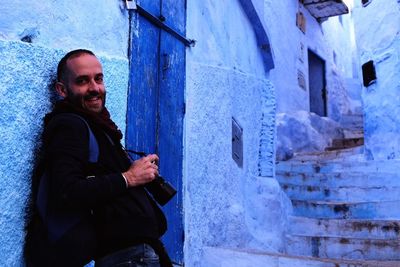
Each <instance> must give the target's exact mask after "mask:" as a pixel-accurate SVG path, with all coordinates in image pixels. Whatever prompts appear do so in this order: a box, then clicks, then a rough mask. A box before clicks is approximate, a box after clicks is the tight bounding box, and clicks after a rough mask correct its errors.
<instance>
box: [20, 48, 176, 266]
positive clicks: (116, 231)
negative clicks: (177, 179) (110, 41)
mask: <svg viewBox="0 0 400 267" xmlns="http://www.w3.org/2000/svg"><path fill="white" fill-rule="evenodd" d="M103 78H104V75H103V69H102V66H101V63H100V62H99V60H98V59H97V57H96V56H95V55H94V54H93V53H92V52H91V51H89V50H83V49H79V50H74V51H71V52H69V53H68V54H66V55H65V56H64V57H63V58H62V59H61V61H60V63H59V65H58V68H57V83H56V91H57V93H58V94H59V95H60V96H61V97H62V100H60V101H58V102H57V103H56V104H55V106H54V109H53V111H52V112H50V113H49V114H47V115H46V117H45V131H44V135H43V151H44V165H45V170H46V174H47V176H46V177H47V178H46V179H47V180H46V182H47V184H48V186H47V187H46V188H47V189H42V190H41V188H42V187H43V186H42V184H43V183H42V182H41V183H40V186H39V190H38V191H39V193H38V197H37V198H38V200H37V203H39V204H37V206H38V210H39V213H40V215H41V216H40V218H39V220H37V221H38V222H37V223H36V224H37V225H39V226H37V225H36V227H34V229H36V230H35V231H36V235H35V234H34V235H33V237H32V238H31V239H30V241H31V244H33V246H32V245H31V248H30V252H29V251H28V253H27V254H28V255H29V257H28V264H27V266H72V267H73V266H83V265H84V264H86V263H88V262H89V261H90V260H93V259H95V260H96V266H99V267H108V266H117V265H118V266H121V265H120V264H125V263H129V264H130V265H124V266H153V267H156V266H172V265H171V263H170V261H169V258H168V255H167V254H166V252H165V250H164V248H163V245H162V243H161V242H160V241H159V238H160V237H161V236H162V235H163V234H164V233H165V231H166V220H165V217H164V214H163V213H162V211H161V210H160V208H159V207H158V206H157V204H156V203H155V202H154V201H153V199H152V198H151V197H150V196H149V195H148V193H147V191H146V190H145V186H146V185H147V184H148V183H150V182H151V181H153V180H154V179H155V178H156V177H157V176H158V166H157V162H158V157H157V155H154V154H152V155H149V156H146V157H143V158H141V159H139V160H136V161H131V160H130V159H129V158H128V156H127V153H126V152H125V151H124V149H123V147H122V145H121V143H120V140H121V138H122V133H121V132H120V130H119V129H118V128H117V126H116V125H115V123H114V122H113V121H112V120H111V118H110V114H109V112H108V110H107V108H106V107H105V102H106V89H105V85H104V80H103ZM91 135H92V136H94V139H95V142H96V143H97V145H95V146H94V149H93V145H92V143H93V142H92V141H93V140H92V139H91V137H90V136H91ZM92 150H96V151H97V152H96V153H94V154H95V155H96V157H95V159H91V157H92V156H93V152H94V151H92ZM41 179H45V178H43V176H42V178H41ZM41 199H46V201H41ZM40 203H41V204H40ZM43 203H44V204H43ZM38 229H39V230H38ZM43 233H44V234H43ZM28 247H29V246H28ZM28 250H29V249H28ZM136 263H137V265H136Z"/></svg>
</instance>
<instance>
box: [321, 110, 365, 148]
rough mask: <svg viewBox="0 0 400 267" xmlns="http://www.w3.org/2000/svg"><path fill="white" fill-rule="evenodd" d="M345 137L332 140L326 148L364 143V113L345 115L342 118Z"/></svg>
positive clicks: (341, 122)
mask: <svg viewBox="0 0 400 267" xmlns="http://www.w3.org/2000/svg"><path fill="white" fill-rule="evenodd" d="M339 123H340V125H341V127H342V129H343V135H344V136H343V138H341V139H334V140H332V146H331V147H328V148H326V150H328V151H329V150H338V149H346V148H351V147H358V146H362V145H364V119H363V115H362V114H350V115H343V116H342V118H341V120H340V122H339Z"/></svg>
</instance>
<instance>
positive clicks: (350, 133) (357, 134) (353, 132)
mask: <svg viewBox="0 0 400 267" xmlns="http://www.w3.org/2000/svg"><path fill="white" fill-rule="evenodd" d="M343 137H344V138H345V139H346V138H363V137H364V129H343Z"/></svg>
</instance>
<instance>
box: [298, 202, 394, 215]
mask: <svg viewBox="0 0 400 267" xmlns="http://www.w3.org/2000/svg"><path fill="white" fill-rule="evenodd" d="M292 205H293V215H295V216H303V217H309V218H332V219H375V220H380V219H400V200H395V201H378V202H333V201H310V200H295V199H292Z"/></svg>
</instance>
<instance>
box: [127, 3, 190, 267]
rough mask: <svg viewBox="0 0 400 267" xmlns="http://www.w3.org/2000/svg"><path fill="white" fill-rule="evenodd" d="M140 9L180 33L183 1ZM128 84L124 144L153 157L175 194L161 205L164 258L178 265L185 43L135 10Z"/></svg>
mask: <svg viewBox="0 0 400 267" xmlns="http://www.w3.org/2000/svg"><path fill="white" fill-rule="evenodd" d="M138 4H139V5H140V7H141V8H143V9H144V10H146V11H147V12H149V13H151V14H153V15H155V16H157V17H158V18H161V20H163V21H164V19H165V21H164V22H165V23H166V24H168V26H170V27H171V28H173V29H175V30H176V31H177V32H179V33H180V34H182V35H184V33H185V23H186V21H185V12H186V10H185V0H142V1H140V2H139V1H138ZM130 23H131V24H130V26H131V27H130V29H131V30H130V31H131V32H130V36H131V41H130V48H129V52H130V83H129V93H128V114H127V134H126V146H127V148H128V149H133V150H137V151H144V152H146V153H157V154H158V155H159V157H160V162H159V164H160V173H161V175H162V176H163V177H164V178H165V179H166V180H167V181H169V182H170V183H171V184H172V185H173V186H174V187H175V188H176V189H177V195H176V196H175V197H174V198H173V199H172V200H171V201H170V202H169V203H168V204H166V205H165V206H164V207H163V210H164V212H165V214H166V216H167V220H168V231H167V233H166V234H165V235H164V237H163V241H164V244H165V245H166V248H167V250H168V253H169V255H170V256H171V258H172V259H173V261H174V262H176V263H180V264H182V263H183V239H184V235H183V214H182V213H183V210H182V160H183V143H182V142H183V137H182V132H183V117H184V112H185V106H184V84H185V45H184V44H182V43H181V42H180V41H179V40H177V39H176V38H174V37H173V36H172V35H170V34H169V33H167V32H165V31H164V30H162V29H160V28H159V27H157V26H155V25H154V23H151V22H150V21H149V20H148V19H146V18H145V17H143V16H141V15H139V14H138V13H137V12H135V11H131V13H130Z"/></svg>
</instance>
